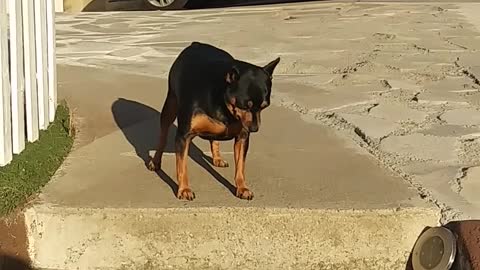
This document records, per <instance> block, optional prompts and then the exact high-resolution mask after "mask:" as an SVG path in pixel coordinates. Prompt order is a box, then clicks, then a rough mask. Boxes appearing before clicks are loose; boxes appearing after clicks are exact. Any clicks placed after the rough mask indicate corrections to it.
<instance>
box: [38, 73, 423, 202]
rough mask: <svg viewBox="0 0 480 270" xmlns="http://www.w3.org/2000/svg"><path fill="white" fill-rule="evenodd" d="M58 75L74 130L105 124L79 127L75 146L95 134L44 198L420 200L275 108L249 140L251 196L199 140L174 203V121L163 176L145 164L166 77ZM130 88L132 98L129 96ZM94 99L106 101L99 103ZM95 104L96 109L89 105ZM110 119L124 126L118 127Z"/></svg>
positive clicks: (369, 162)
mask: <svg viewBox="0 0 480 270" xmlns="http://www.w3.org/2000/svg"><path fill="white" fill-rule="evenodd" d="M59 78H60V89H59V92H60V93H61V95H64V96H69V97H71V98H69V102H70V103H71V104H72V106H74V107H75V108H78V111H77V112H76V114H77V115H78V116H79V117H81V118H82V119H85V120H82V121H85V123H84V124H81V125H80V126H87V127H88V125H89V123H90V122H92V123H94V127H97V126H101V127H104V128H95V129H89V128H86V129H85V133H83V132H84V131H83V130H82V129H80V130H79V140H80V142H82V137H84V136H85V137H87V138H94V139H93V140H91V142H88V140H86V141H87V142H85V141H83V144H84V145H82V144H81V145H80V146H79V147H78V146H77V147H76V149H74V150H73V151H72V153H71V154H70V155H69V157H68V158H67V160H66V161H65V164H64V165H63V167H62V168H61V169H60V171H59V173H58V174H57V176H56V177H54V179H53V180H52V181H51V182H50V184H49V185H47V186H46V187H45V188H44V190H43V193H42V194H41V196H40V200H41V202H42V203H45V204H52V205H61V206H65V207H139V208H145V207H179V206H185V207H215V206H248V207H253V206H259V207H298V208H336V209H338V208H340V209H376V208H390V207H403V206H405V207H412V206H425V204H424V202H423V201H422V200H420V199H419V198H418V195H417V193H416V192H415V191H414V190H412V189H411V188H409V187H408V185H407V184H406V183H405V182H404V181H403V180H402V179H401V178H399V177H396V176H393V175H392V174H391V173H390V172H388V171H387V170H385V169H384V168H382V167H381V166H379V165H378V164H377V162H376V160H375V159H373V158H372V157H371V156H370V155H368V154H367V153H366V152H365V151H364V150H362V149H361V148H360V147H357V146H355V145H354V144H353V143H349V142H348V141H347V140H344V139H342V138H339V137H336V136H335V133H334V132H333V131H332V130H329V129H328V128H324V127H322V126H319V125H315V124H311V123H307V122H305V121H303V120H301V119H300V117H299V116H297V114H295V113H294V112H291V111H288V110H287V109H284V108H279V107H274V106H272V107H271V108H269V109H268V110H266V111H265V113H264V116H263V121H262V122H263V123H262V127H261V130H260V132H259V133H257V134H253V135H252V138H251V147H250V151H249V154H248V158H247V167H246V174H247V183H248V184H249V185H250V186H251V188H252V190H253V192H254V193H255V195H256V197H255V199H254V200H253V201H251V202H247V201H242V200H239V199H237V198H236V197H235V196H234V195H233V194H232V190H234V187H233V185H232V183H233V181H232V179H233V173H234V168H233V167H229V168H222V169H218V168H213V167H212V166H210V164H209V163H208V161H207V159H208V158H205V157H202V153H204V154H205V155H207V156H209V155H210V153H209V147H208V142H206V141H203V140H201V139H200V138H197V139H195V140H194V146H192V149H191V159H190V160H189V161H188V170H189V171H188V173H189V176H190V182H191V185H192V188H193V190H194V191H195V192H196V195H197V199H196V200H195V201H194V202H191V203H185V202H182V201H179V200H177V199H176V198H175V196H174V193H173V192H172V188H173V189H174V188H175V186H176V184H175V182H176V181H175V157H174V153H173V140H172V137H173V136H174V129H175V127H172V128H171V131H170V138H169V142H168V145H167V149H166V152H167V153H166V154H165V157H164V159H163V171H164V172H161V173H158V174H157V173H154V172H150V171H148V170H147V169H146V168H145V165H144V163H145V161H147V160H148V155H149V154H150V153H152V154H153V152H152V151H153V150H154V149H155V145H156V142H157V139H158V138H157V136H158V134H159V131H158V129H159V117H158V111H159V110H161V106H159V105H160V104H162V103H163V99H164V97H165V93H166V92H165V91H166V89H165V86H166V85H165V81H164V80H161V79H152V78H148V77H145V76H139V75H128V74H123V73H118V72H113V71H105V70H99V69H92V68H79V67H61V68H60V70H59ZM146 81H148V82H150V84H149V85H146V84H145V82H146ZM62 82H68V83H66V84H63V83H62ZM74 85H75V86H76V87H73V86H74ZM136 85H138V86H139V87H136ZM67 86H68V87H67ZM140 86H141V87H140ZM99 89H102V90H99ZM274 91H275V89H274ZM99 92H101V93H99ZM132 94H133V95H134V96H135V97H136V98H135V99H134V100H132V99H127V98H129V97H131V96H132ZM99 100H101V102H102V104H104V105H99V104H98V103H99ZM83 103H88V104H83ZM155 103H156V104H155ZM94 104H96V106H98V108H93V107H94ZM147 104H148V105H147ZM149 104H152V105H149ZM109 110H110V114H111V115H110V116H108V111H109ZM103 123H104V124H103ZM116 123H118V125H119V126H120V127H115V126H114V125H115V124H116ZM221 150H222V151H223V153H224V157H225V159H226V160H227V161H228V162H229V163H230V164H233V160H232V155H233V143H232V142H222V144H221Z"/></svg>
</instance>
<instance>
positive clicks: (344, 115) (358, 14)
mask: <svg viewBox="0 0 480 270" xmlns="http://www.w3.org/2000/svg"><path fill="white" fill-rule="evenodd" d="M479 8H480V6H479V5H477V4H468V3H426V4H412V3H388V4H382V3H318V2H317V3H315V2H310V3H299V4H289V5H276V6H261V7H254V8H251V7H240V8H231V9H212V10H191V11H179V12H128V13H86V14H79V15H61V16H59V18H58V34H57V37H58V54H59V55H58V61H59V62H60V64H62V65H67V64H68V65H76V66H83V67H95V68H100V69H104V70H110V71H122V72H125V73H128V74H142V75H145V76H149V77H153V78H159V79H163V78H165V77H166V74H167V72H168V69H169V67H170V65H171V63H172V62H173V59H174V58H175V57H176V55H177V54H178V53H179V51H180V50H181V49H183V48H184V47H185V46H187V45H188V44H189V43H190V42H191V41H193V40H197V41H202V42H208V43H211V44H213V45H216V46H219V47H221V48H224V49H226V50H228V51H229V52H231V53H232V54H233V55H234V56H235V57H237V58H240V59H244V60H247V61H251V62H253V63H258V64H263V63H267V62H268V61H269V60H271V59H273V58H275V57H277V56H281V58H282V61H281V64H280V65H279V66H278V68H277V72H278V73H277V75H276V76H275V85H274V101H275V103H276V104H277V106H279V107H278V108H274V109H272V112H270V114H268V116H267V117H271V118H270V119H271V120H269V121H266V126H265V127H264V129H263V130H262V133H260V134H259V135H258V136H256V138H255V139H254V142H258V147H260V145H262V143H260V141H261V140H267V141H268V139H267V138H268V136H269V135H268V134H271V136H273V137H272V138H275V135H274V134H276V129H280V128H281V129H282V130H283V131H285V132H288V131H289V130H292V132H294V130H293V129H292V128H288V127H283V126H282V124H281V123H279V120H278V119H280V118H279V114H282V113H283V114H285V115H287V116H288V117H293V118H295V117H297V118H298V120H295V121H293V120H292V122H295V123H296V124H297V125H300V123H303V124H302V125H306V122H305V120H300V118H299V117H302V118H304V119H308V121H309V123H315V124H318V125H319V127H316V128H315V129H319V130H320V129H325V128H326V127H329V130H330V131H329V134H330V136H332V137H335V136H336V137H343V138H347V139H345V140H346V141H350V142H348V144H353V143H355V144H356V145H357V146H356V147H358V146H360V147H362V148H363V151H364V152H368V153H369V155H371V156H372V158H375V159H376V162H378V163H380V164H381V167H382V168H385V170H388V171H391V172H392V171H393V173H394V174H395V175H397V176H401V177H403V180H396V181H398V183H406V184H408V185H409V186H410V187H412V188H414V189H416V190H417V191H416V192H417V193H418V195H419V196H421V197H422V198H426V199H427V200H429V201H431V202H434V203H435V204H436V205H437V206H438V207H440V208H441V209H442V211H444V212H445V215H448V216H449V217H450V218H453V217H455V216H456V215H460V214H461V213H463V214H466V215H467V216H471V215H474V214H475V213H477V214H478V213H480V211H478V210H479V206H480V202H479V201H478V198H476V197H477V196H476V195H475V190H478V188H479V187H480V182H479V181H478V179H480V178H478V177H476V175H477V174H478V172H479V171H480V169H477V167H476V166H477V165H478V164H479V162H480V152H479V151H480V142H479V141H478V140H477V137H478V135H477V133H478V132H479V124H480V112H479V111H478V105H479V102H480V94H479V90H478V88H479V87H480V85H479V82H478V79H477V74H480V64H478V63H479V62H480V61H479V60H480V53H479V52H478V51H477V49H478V48H480V36H479V29H478V27H479V26H480V23H479V22H478V18H477V17H476V15H475V14H477V13H476V12H477V11H478V10H479ZM79 74H82V73H79ZM60 78H61V79H62V77H60ZM92 79H94V78H92ZM126 85H129V88H128V89H126V90H125V94H127V93H128V94H130V96H131V97H132V100H134V101H138V100H141V99H142V96H143V100H148V101H149V102H154V105H153V106H152V107H151V108H149V109H148V110H156V111H158V110H160V106H161V104H162V102H163V99H162V98H163V96H162V95H163V94H164V89H165V88H164V87H165V82H164V81H162V82H161V83H160V82H159V83H158V86H157V85H148V89H145V88H146V87H143V88H142V87H139V86H138V84H137V83H127V84H126ZM67 86H68V87H67ZM60 87H61V90H60V92H61V93H62V91H63V92H64V93H66V92H68V95H69V98H71V99H72V100H75V99H77V97H76V96H77V95H79V96H80V95H85V93H81V92H85V90H84V91H81V90H76V91H75V92H74V93H70V92H72V91H69V90H68V89H75V88H74V87H73V86H72V84H71V83H70V84H68V82H64V81H60ZM71 87H73V88H71ZM107 88H108V87H107ZM109 90H112V89H111V88H109ZM86 93H88V94H86V96H87V97H88V98H84V99H83V100H84V102H85V103H87V104H89V103H98V101H97V98H92V96H95V95H99V94H100V95H107V94H106V93H103V91H97V92H96V94H91V93H89V92H86ZM108 93H110V92H108ZM134 93H135V94H134ZM140 93H142V94H140ZM137 94H138V95H137ZM114 96H115V97H122V96H125V95H122V94H120V92H112V94H111V97H114ZM109 102H112V99H111V98H110V99H109V100H108V102H105V103H102V104H97V105H98V106H100V107H105V108H104V109H107V108H108V107H109V106H110V105H111V104H110V103H109ZM78 105H79V110H80V109H81V108H82V107H84V105H83V104H82V103H79V104H78ZM293 118H292V119H293ZM105 119H109V120H110V121H111V120H112V116H111V115H106V116H105ZM297 122H298V123H297ZM101 125H102V124H101ZM269 125H271V126H269ZM292 125H293V124H292ZM113 127H114V126H113V125H112V128H113ZM100 129H101V128H100ZM309 133H311V132H310V131H308V132H307V131H305V133H302V134H301V136H306V137H307V138H312V137H315V136H313V135H312V134H309ZM102 135H103V134H102ZM282 135H283V136H287V137H285V140H287V138H288V140H287V141H292V142H294V141H298V142H306V141H308V140H307V139H306V138H305V139H302V140H298V139H297V138H296V136H294V135H295V134H288V133H283V134H282ZM297 137H298V135H297ZM95 138H98V136H97V135H96V136H95ZM279 139H280V138H279ZM336 140H339V139H336ZM345 143H347V142H345ZM339 144H341V143H340V142H339ZM276 145H277V144H276ZM308 145H309V146H308V147H306V146H302V148H311V147H314V149H316V150H315V151H313V152H318V153H321V152H322V151H321V149H322V148H323V147H325V146H324V143H323V142H322V141H320V140H319V139H318V136H317V139H315V140H314V139H312V140H311V141H310V143H309V144H308ZM285 147H286V146H285ZM292 147H293V146H292ZM295 147H299V146H295ZM315 147H318V148H315ZM224 149H225V150H227V151H230V149H229V148H228V146H227V148H226V147H224ZM264 149H265V151H266V150H267V149H268V148H267V147H265V148H264ZM317 150H318V151H317ZM261 151H263V150H260V149H257V150H255V148H254V150H252V152H253V153H255V152H256V153H257V154H260V152H261ZM278 151H286V149H285V150H281V149H279V150H278ZM350 152H352V151H350ZM353 152H355V151H353ZM267 153H268V151H267V152H265V154H267ZM254 158H255V154H253V156H252V160H253V159H254ZM311 158H312V157H310V158H309V159H310V160H311ZM292 160H296V159H292ZM284 162H285V163H283V164H277V165H281V166H282V167H283V166H287V165H288V162H290V160H289V159H285V160H284ZM314 163H316V164H320V165H313V166H314V167H315V166H321V164H322V163H318V162H313V163H312V164H314ZM249 164H250V166H252V167H251V168H255V167H254V166H256V164H257V165H258V163H257V162H255V161H249ZM272 166H273V165H272ZM332 166H334V165H333V164H332ZM274 167H275V166H273V168H274ZM327 167H328V166H327ZM379 168H380V167H379ZM169 169H171V168H169ZM382 170H383V169H382ZM308 171H309V172H308V173H311V174H313V175H316V174H318V175H324V173H322V172H320V170H318V171H317V170H313V167H311V168H310V169H308ZM313 171H316V172H313ZM323 171H324V170H323ZM250 172H258V170H255V169H253V170H250ZM142 173H144V174H147V172H142ZM295 174H296V173H293V172H292V177H293V176H294V175H295ZM282 175H283V176H285V175H284V174H283V173H282V174H281V175H278V178H282V177H283V176H282ZM313 175H311V176H307V175H304V176H302V177H301V178H302V179H305V178H310V179H312V178H316V177H315V176H313ZM334 175H337V174H333V175H332V176H334ZM205 176H207V175H205ZM252 177H254V178H255V177H257V178H258V179H262V178H264V177H263V176H262V175H259V174H254V175H252ZM364 179H365V180H361V181H368V180H367V179H371V177H366V178H364ZM312 180H313V179H312ZM260 182H261V181H260ZM260 182H258V181H255V180H253V181H252V184H253V185H256V184H259V183H260ZM287 182H289V181H287ZM290 182H291V181H290ZM329 182H331V181H325V183H329ZM380 182H382V181H380ZM194 184H195V182H194ZM309 186H310V187H311V186H312V185H309ZM320 186H321V185H318V186H317V187H318V188H319V189H322V190H323V191H324V192H326V193H328V190H332V189H331V188H327V186H325V187H323V188H321V187H320ZM375 187H378V185H376V184H375V185H373V184H372V185H369V188H372V189H374V188H375ZM286 193H288V192H286ZM339 193H340V194H343V193H342V192H341V191H340V189H339ZM380 193H381V192H380ZM340 194H338V195H337V193H335V192H334V193H332V194H331V198H332V200H333V201H335V199H334V198H336V196H340ZM375 194H378V193H377V192H375ZM289 195H292V193H289ZM289 195H285V196H287V197H288V196H289ZM378 196H379V195H377V196H371V197H372V199H373V197H377V198H378ZM319 197H323V198H325V194H324V195H323V196H319ZM327 197H328V196H327ZM380 197H381V195H380ZM288 198H290V197H288ZM289 200H290V199H288V200H286V201H289ZM275 201H276V200H275ZM338 201H343V199H340V198H339V199H338ZM360 201H362V202H365V200H364V199H362V200H360ZM292 203H293V202H292Z"/></svg>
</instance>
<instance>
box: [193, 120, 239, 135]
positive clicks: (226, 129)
mask: <svg viewBox="0 0 480 270" xmlns="http://www.w3.org/2000/svg"><path fill="white" fill-rule="evenodd" d="M190 130H191V132H192V133H195V134H199V135H214V136H225V137H235V136H237V135H238V134H240V132H241V131H242V124H241V122H240V121H236V122H234V123H232V124H229V125H225V124H224V123H222V122H220V121H217V120H215V119H212V118H210V117H208V115H205V114H198V115H195V116H193V117H192V122H191V125H190Z"/></svg>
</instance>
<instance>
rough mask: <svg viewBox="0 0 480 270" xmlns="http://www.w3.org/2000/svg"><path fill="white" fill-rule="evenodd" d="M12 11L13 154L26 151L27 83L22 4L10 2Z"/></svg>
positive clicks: (13, 0) (14, 0)
mask: <svg viewBox="0 0 480 270" xmlns="http://www.w3.org/2000/svg"><path fill="white" fill-rule="evenodd" d="M9 1H10V2H9V6H8V7H9V9H10V59H11V62H10V74H11V76H10V80H11V85H12V92H11V93H12V142H13V153H14V154H19V153H20V152H22V151H23V149H25V108H24V98H25V96H24V94H25V81H24V79H23V78H24V77H23V73H24V71H23V38H22V2H21V1H18V0H9Z"/></svg>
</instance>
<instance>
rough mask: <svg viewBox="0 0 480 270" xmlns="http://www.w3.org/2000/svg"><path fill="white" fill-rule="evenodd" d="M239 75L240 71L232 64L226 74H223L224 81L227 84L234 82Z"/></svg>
mask: <svg viewBox="0 0 480 270" xmlns="http://www.w3.org/2000/svg"><path fill="white" fill-rule="evenodd" d="M239 77H240V71H239V70H238V68H237V67H235V66H233V67H232V68H231V69H230V70H229V71H228V72H227V74H225V81H226V82H227V83H229V84H231V83H234V82H236V81H237V80H238V78H239Z"/></svg>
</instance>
